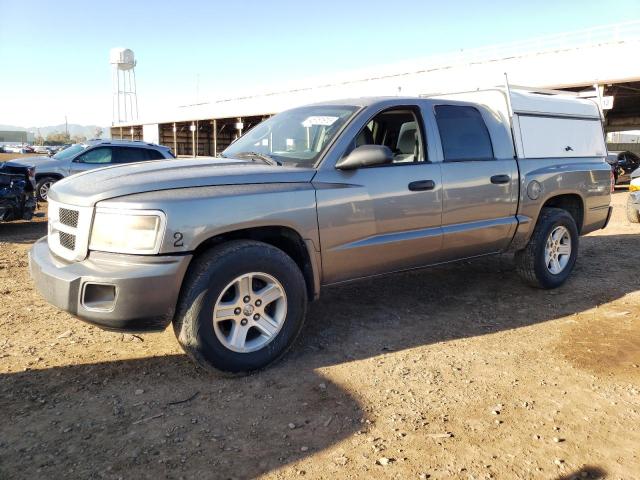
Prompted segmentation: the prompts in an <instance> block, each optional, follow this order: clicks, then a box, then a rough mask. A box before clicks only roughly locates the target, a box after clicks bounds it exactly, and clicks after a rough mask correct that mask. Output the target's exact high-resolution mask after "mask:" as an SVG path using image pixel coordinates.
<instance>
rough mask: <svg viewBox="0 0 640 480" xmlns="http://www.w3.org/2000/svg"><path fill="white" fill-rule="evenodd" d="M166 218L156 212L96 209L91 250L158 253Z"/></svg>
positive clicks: (90, 243) (161, 213) (90, 244)
mask: <svg viewBox="0 0 640 480" xmlns="http://www.w3.org/2000/svg"><path fill="white" fill-rule="evenodd" d="M164 226H165V216H164V213H163V212H160V211H155V210H126V211H124V210H112V209H107V208H102V209H101V208H98V209H96V215H95V217H94V219H93V227H92V229H91V241H90V242H89V249H90V250H101V251H103V252H115V253H137V254H154V253H158V252H159V251H160V244H161V242H162V235H163V233H164Z"/></svg>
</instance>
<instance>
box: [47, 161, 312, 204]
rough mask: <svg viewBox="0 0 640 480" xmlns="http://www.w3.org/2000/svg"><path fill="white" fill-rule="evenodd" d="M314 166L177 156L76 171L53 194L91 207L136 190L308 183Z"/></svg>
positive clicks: (63, 201)
mask: <svg viewBox="0 0 640 480" xmlns="http://www.w3.org/2000/svg"><path fill="white" fill-rule="evenodd" d="M314 174H315V170H314V169H313V168H299V167H284V166H283V167H278V166H271V165H263V164H261V163H255V162H252V161H246V160H235V159H230V158H215V159H207V160H198V159H176V160H157V161H152V162H141V163H133V164H129V165H121V166H112V167H106V168H100V169H97V170H91V171H88V172H84V173H79V174H77V175H72V176H70V177H67V178H65V179H63V180H60V181H59V182H56V183H55V184H54V185H53V186H52V187H51V190H50V191H49V198H50V199H52V200H54V201H56V202H61V203H66V204H70V205H77V206H81V207H91V206H94V205H95V204H96V203H97V202H100V201H102V200H107V199H111V198H116V197H122V196H124V195H131V194H134V193H144V192H153V191H158V190H171V189H176V188H190V187H209V186H214V185H238V184H266V183H306V182H310V181H311V179H312V178H313V176H314Z"/></svg>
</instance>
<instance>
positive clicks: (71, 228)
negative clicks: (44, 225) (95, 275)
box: [48, 199, 93, 261]
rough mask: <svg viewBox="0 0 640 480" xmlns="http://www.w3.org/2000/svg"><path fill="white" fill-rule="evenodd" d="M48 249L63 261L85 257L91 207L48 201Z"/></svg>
mask: <svg viewBox="0 0 640 480" xmlns="http://www.w3.org/2000/svg"><path fill="white" fill-rule="evenodd" d="M48 203H49V206H48V215H49V236H48V243H49V249H50V250H51V251H52V252H53V253H54V254H55V255H57V256H58V257H61V258H64V259H65V260H71V261H79V260H83V259H84V258H85V257H86V256H87V250H88V247H89V234H90V229H91V221H92V219H93V207H76V206H73V205H63V204H60V203H58V202H56V201H53V200H51V199H49V202H48Z"/></svg>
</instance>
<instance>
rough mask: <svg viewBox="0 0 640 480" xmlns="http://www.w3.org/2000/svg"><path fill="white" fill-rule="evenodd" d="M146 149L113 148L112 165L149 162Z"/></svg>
mask: <svg viewBox="0 0 640 480" xmlns="http://www.w3.org/2000/svg"><path fill="white" fill-rule="evenodd" d="M147 152H150V150H149V149H146V148H133V147H115V148H114V152H113V163H135V162H144V161H145V160H149V157H148V155H147Z"/></svg>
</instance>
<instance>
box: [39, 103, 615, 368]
mask: <svg viewBox="0 0 640 480" xmlns="http://www.w3.org/2000/svg"><path fill="white" fill-rule="evenodd" d="M508 98H510V99H511V101H510V102H507V99H508ZM474 100H475V101H474ZM509 106H511V108H512V109H513V110H512V112H513V117H514V118H516V117H517V120H518V121H517V123H516V122H515V121H514V122H513V124H512V123H511V122H510V121H509V120H508V119H510V118H511V116H510V115H509V110H508V107H509ZM512 128H513V132H514V133H515V135H514V136H512ZM514 137H515V138H514ZM524 152H526V155H525V154H524ZM605 155H606V145H605V142H604V137H603V135H602V128H601V124H600V111H599V109H598V106H597V105H596V104H595V103H594V102H591V101H589V100H584V99H579V98H577V97H569V96H566V95H559V96H557V97H556V96H555V95H550V94H548V93H545V94H536V93H529V92H515V91H511V93H510V94H508V93H505V92H504V91H500V90H492V91H487V92H479V93H478V92H474V93H473V94H468V96H466V97H465V96H461V97H456V96H455V95H454V96H451V97H441V98H410V97H408V98H401V97H387V98H359V99H354V100H341V101H335V102H326V103H321V104H316V105H310V106H306V107H300V108H295V109H292V110H288V111H284V112H282V113H279V114H278V115H275V116H273V117H271V118H269V119H268V120H266V121H264V122H263V123H261V124H259V125H258V126H256V127H255V128H253V129H252V130H250V131H249V132H247V133H246V134H245V135H244V136H242V137H240V138H239V139H238V140H237V141H236V142H234V143H233V144H231V145H230V146H229V147H228V148H227V149H226V150H225V151H224V152H223V153H222V158H216V159H213V160H200V159H191V160H170V161H166V162H152V163H149V164H146V165H136V166H121V167H115V168H104V169H100V170H97V171H94V172H86V173H83V174H80V175H76V176H73V177H71V178H68V179H65V180H62V181H61V182H59V183H58V184H56V185H54V186H53V188H52V190H51V195H50V200H51V201H50V204H49V230H48V237H47V238H42V239H40V240H39V241H38V242H36V243H35V244H34V246H33V248H32V250H31V252H30V263H29V264H30V268H31V275H32V278H33V279H34V282H35V284H36V287H37V289H38V291H39V292H40V293H41V294H42V295H43V296H45V298H46V299H47V300H48V301H49V302H51V303H53V304H54V305H56V306H58V307H60V308H62V309H64V310H66V311H68V312H71V313H72V314H74V315H76V316H78V317H80V318H81V319H84V320H86V321H88V322H90V323H93V324H97V325H99V326H102V327H104V328H107V329H111V330H123V331H141V330H162V329H164V328H166V327H167V326H168V325H169V324H171V323H172V322H173V329H174V331H175V333H176V335H177V337H178V341H179V343H180V344H181V345H182V347H183V348H184V350H185V351H186V352H187V353H188V354H189V355H190V356H191V358H192V359H194V360H195V361H196V362H198V363H199V364H200V365H202V366H203V367H205V368H215V369H218V370H222V371H225V372H232V373H237V372H247V371H251V370H256V369H259V368H263V367H265V366H266V365H268V364H270V363H271V362H273V361H275V360H277V359H278V358H280V357H281V356H282V355H283V354H284V353H285V352H286V351H287V349H288V348H289V347H290V346H291V345H292V343H293V342H294V340H295V339H296V337H297V336H298V334H299V333H300V330H301V328H302V325H303V322H304V318H305V312H306V309H307V302H308V301H309V300H311V299H314V298H317V297H318V296H319V295H320V292H321V288H323V287H325V286H328V285H334V284H339V283H343V282H347V281H352V280H357V279H362V278H367V277H374V276H378V275H382V274H389V273H393V272H398V271H404V270H411V269H415V268H421V267H425V266H429V265H435V264H441V263H446V262H452V261H458V260H463V259H468V258H474V257H478V256H483V255H490V254H498V253H504V252H513V253H515V259H516V265H517V271H518V273H519V274H520V275H521V277H522V279H523V280H524V281H525V282H526V283H527V284H529V285H532V286H536V287H539V288H556V287H559V286H560V285H562V284H563V283H564V282H565V281H566V280H567V278H568V277H569V275H570V274H571V272H572V270H573V267H574V264H575V262H576V258H577V255H578V246H579V236H580V235H585V234H587V233H590V232H593V231H595V230H598V229H601V228H604V227H605V226H606V225H607V222H608V221H609V218H610V216H611V207H610V205H609V202H610V198H611V182H612V173H611V168H610V167H609V165H607V163H606V162H605V161H604V157H605ZM391 281H393V280H391ZM365 288H366V287H365ZM505 288H509V287H508V286H506V285H505ZM513 293H514V291H511V292H510V294H513ZM417 294H419V292H417ZM537 298H538V297H537V296H536V297H532V298H531V299H530V302H532V304H534V303H536V302H538V301H539V299H537ZM425 328H428V327H425ZM384 335H385V332H380V336H381V339H382V338H383V337H384Z"/></svg>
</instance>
